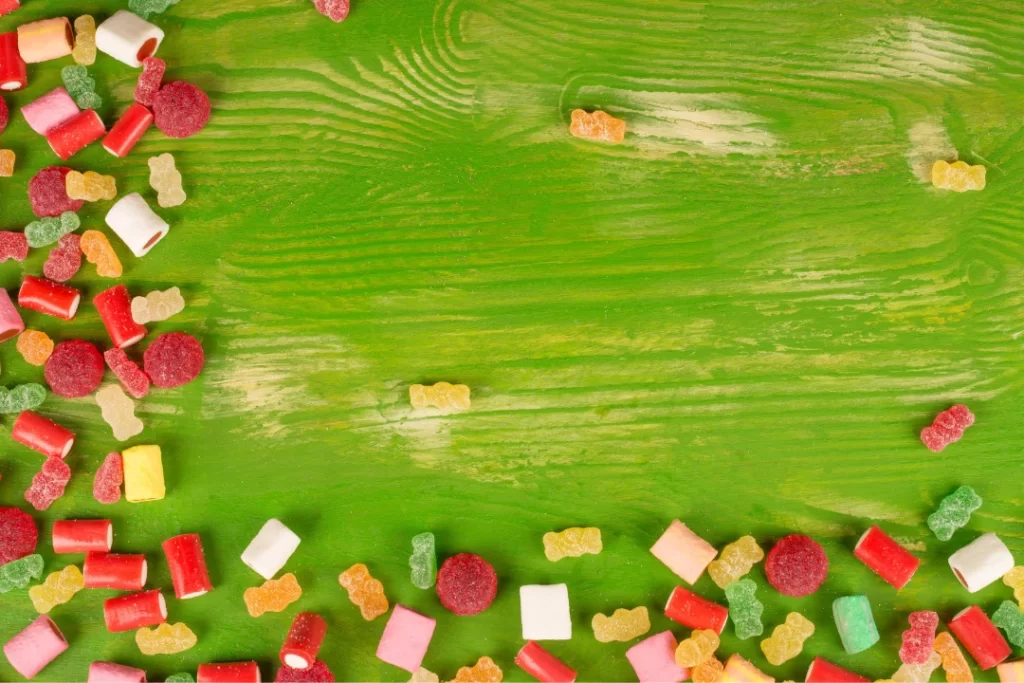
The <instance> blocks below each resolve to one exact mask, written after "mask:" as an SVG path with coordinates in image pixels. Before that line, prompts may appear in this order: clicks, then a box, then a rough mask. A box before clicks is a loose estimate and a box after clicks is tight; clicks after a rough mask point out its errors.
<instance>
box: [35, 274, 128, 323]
mask: <svg viewBox="0 0 1024 683" xmlns="http://www.w3.org/2000/svg"><path fill="white" fill-rule="evenodd" d="M81 301H82V293H81V292H79V291H78V290H77V289H75V288H74V287H68V286H67V285H61V284H58V283H56V282H50V281H49V280H44V279H43V278H41V277H35V276H32V275H26V276H25V280H24V281H23V282H22V283H21V289H19V290H18V305H19V306H21V307H22V308H27V309H29V310H30V311H38V312H39V313H45V314H46V315H52V316H53V317H54V318H60V319H61V320H71V319H72V318H74V317H75V313H77V312H78V304H79V303H80V302H81ZM129 305H130V304H129Z"/></svg>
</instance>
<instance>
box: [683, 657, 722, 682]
mask: <svg viewBox="0 0 1024 683" xmlns="http://www.w3.org/2000/svg"><path fill="white" fill-rule="evenodd" d="M724 671H725V665H724V664H722V662H721V661H720V660H719V659H718V657H714V656H712V657H709V658H708V659H706V660H704V661H703V662H701V663H700V664H698V665H697V666H695V667H693V669H691V670H690V680H691V681H693V683H718V681H720V680H722V672H724Z"/></svg>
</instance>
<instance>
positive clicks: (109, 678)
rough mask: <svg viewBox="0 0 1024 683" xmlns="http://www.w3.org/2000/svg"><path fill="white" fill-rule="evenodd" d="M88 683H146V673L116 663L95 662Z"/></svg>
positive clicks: (90, 669) (90, 666)
mask: <svg viewBox="0 0 1024 683" xmlns="http://www.w3.org/2000/svg"><path fill="white" fill-rule="evenodd" d="M86 683H146V672H145V671H143V670H142V669H136V668H134V667H131V666H125V665H124V664H115V663H114V662H93V663H92V664H90V665H89V678H88V679H87V680H86Z"/></svg>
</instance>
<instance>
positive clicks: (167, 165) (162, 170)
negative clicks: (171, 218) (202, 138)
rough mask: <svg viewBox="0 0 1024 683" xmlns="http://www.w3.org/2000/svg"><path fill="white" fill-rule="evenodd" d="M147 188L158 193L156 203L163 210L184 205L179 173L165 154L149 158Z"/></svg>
mask: <svg viewBox="0 0 1024 683" xmlns="http://www.w3.org/2000/svg"><path fill="white" fill-rule="evenodd" d="M149 186H150V187H152V188H153V189H154V190H156V191H157V193H158V194H157V196H156V203H157V204H159V205H160V206H162V207H163V208H165V209H167V208H170V207H172V206H181V205H182V204H184V203H185V190H184V189H182V187H181V173H179V172H178V169H177V168H175V167H174V157H173V156H172V155H170V154H168V153H167V152H164V153H163V154H161V155H160V156H158V157H150V158H149Z"/></svg>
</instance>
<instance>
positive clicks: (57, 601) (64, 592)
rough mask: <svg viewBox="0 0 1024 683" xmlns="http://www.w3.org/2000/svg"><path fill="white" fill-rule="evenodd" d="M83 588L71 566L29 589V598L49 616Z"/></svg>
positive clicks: (83, 581) (80, 579)
mask: <svg viewBox="0 0 1024 683" xmlns="http://www.w3.org/2000/svg"><path fill="white" fill-rule="evenodd" d="M50 459H51V460H53V458H50ZM83 588H85V577H84V576H82V571H81V570H80V569H79V568H78V567H77V566H75V565H73V564H69V565H68V566H66V567H64V569H61V570H60V571H59V572H53V573H52V574H50V575H49V576H47V577H46V581H44V582H43V583H41V584H39V585H38V586H32V587H31V588H29V589H28V597H29V598H31V599H32V606H33V607H35V608H36V611H37V612H39V613H40V614H47V613H48V612H49V611H50V610H52V609H53V608H54V607H56V606H57V605H63V604H64V603H66V602H67V601H69V600H70V599H71V598H73V597H75V593H77V592H78V591H80V590H82V589H83Z"/></svg>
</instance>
